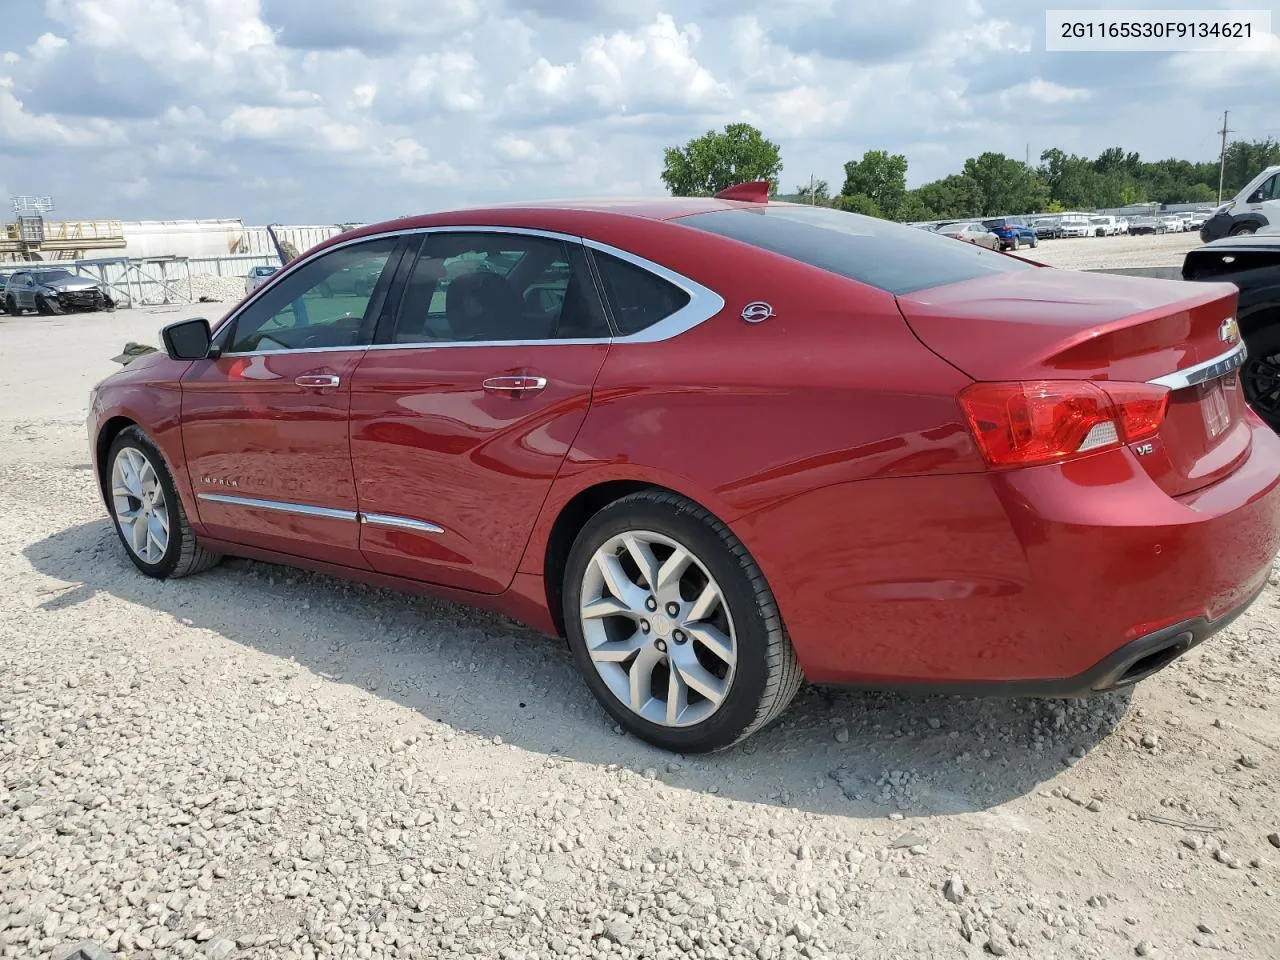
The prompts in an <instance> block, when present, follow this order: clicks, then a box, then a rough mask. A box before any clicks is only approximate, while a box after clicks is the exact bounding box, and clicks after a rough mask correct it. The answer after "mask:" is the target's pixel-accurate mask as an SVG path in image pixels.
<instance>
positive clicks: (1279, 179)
mask: <svg viewBox="0 0 1280 960" xmlns="http://www.w3.org/2000/svg"><path fill="white" fill-rule="evenodd" d="M1258 193H1259V194H1260V195H1261V196H1262V199H1263V200H1280V173H1278V174H1276V175H1275V176H1273V177H1272V178H1271V179H1270V180H1268V181H1267V182H1266V183H1264V184H1263V185H1262V186H1260V187H1259V188H1258Z"/></svg>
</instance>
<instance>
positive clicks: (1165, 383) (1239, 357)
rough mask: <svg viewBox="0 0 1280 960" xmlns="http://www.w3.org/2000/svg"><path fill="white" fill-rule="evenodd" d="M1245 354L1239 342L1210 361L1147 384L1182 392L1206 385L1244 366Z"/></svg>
mask: <svg viewBox="0 0 1280 960" xmlns="http://www.w3.org/2000/svg"><path fill="white" fill-rule="evenodd" d="M1247 352H1248V351H1247V350H1246V349H1245V345H1244V341H1243V340H1241V341H1240V342H1239V343H1237V344H1236V345H1235V346H1234V347H1232V348H1231V349H1230V350H1228V351H1227V352H1226V353H1220V354H1218V356H1216V357H1213V358H1212V359H1209V360H1205V361H1204V362H1203V363H1197V364H1196V365H1195V366H1191V367H1187V368H1186V369H1185V370H1178V371H1177V372H1176V373H1170V374H1166V375H1165V376H1163V377H1156V378H1155V379H1154V380H1148V381H1147V383H1149V384H1151V385H1152V386H1157V387H1168V388H1169V389H1170V390H1184V389H1186V388H1187V387H1194V386H1195V385H1196V384H1200V383H1207V382H1208V381H1210V380H1216V379H1217V378H1218V377H1221V376H1225V375H1226V374H1228V373H1230V372H1231V371H1232V370H1238V369H1239V368H1240V367H1242V366H1244V361H1245V356H1246V355H1247Z"/></svg>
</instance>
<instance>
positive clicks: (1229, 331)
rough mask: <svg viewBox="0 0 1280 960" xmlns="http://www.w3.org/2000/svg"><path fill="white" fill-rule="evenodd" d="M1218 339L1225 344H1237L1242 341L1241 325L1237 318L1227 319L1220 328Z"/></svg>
mask: <svg viewBox="0 0 1280 960" xmlns="http://www.w3.org/2000/svg"><path fill="white" fill-rule="evenodd" d="M1218 339H1219V340H1221V341H1222V342H1223V343H1235V342H1236V341H1237V340H1239V339H1240V325H1239V324H1238V323H1236V318H1235V317H1227V319H1225V320H1223V321H1222V326H1220V327H1219V328H1218Z"/></svg>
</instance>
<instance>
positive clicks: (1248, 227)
mask: <svg viewBox="0 0 1280 960" xmlns="http://www.w3.org/2000/svg"><path fill="white" fill-rule="evenodd" d="M1257 232H1258V225H1257V224H1256V223H1241V224H1238V225H1236V226H1234V227H1232V228H1231V232H1230V233H1228V234H1227V236H1229V237H1242V236H1248V235H1250V234H1253V233H1257Z"/></svg>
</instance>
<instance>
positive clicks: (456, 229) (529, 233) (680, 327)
mask: <svg viewBox="0 0 1280 960" xmlns="http://www.w3.org/2000/svg"><path fill="white" fill-rule="evenodd" d="M428 233H510V234H515V235H517V236H526V237H545V238H546V239H548V240H559V241H562V242H565V243H577V244H581V245H582V246H585V247H589V248H591V249H592V250H598V251H600V252H601V253H607V254H609V255H610V256H614V257H617V258H618V259H619V260H625V261H626V262H627V263H630V264H632V265H633V266H636V267H639V268H640V269H641V270H646V271H648V272H649V273H652V274H653V275H654V276H657V277H659V278H661V279H663V280H665V281H667V282H668V283H670V284H673V285H674V286H676V287H679V288H680V289H681V290H683V291H684V292H685V293H687V294H689V302H688V303H686V304H685V305H684V306H683V307H681V308H680V309H679V310H677V311H676V312H675V313H673V314H670V315H669V316H667V317H664V318H663V319H661V320H659V321H658V322H657V323H655V324H653V325H652V326H649V327H646V328H645V329H643V330H641V331H639V332H638V333H632V334H628V335H626V336H621V337H614V336H608V337H584V338H574V339H567V340H442V341H438V342H428V343H374V344H360V345H357V346H340V347H300V348H298V349H297V350H253V351H245V352H231V351H226V352H223V353H222V354H220V356H223V357H261V356H273V355H275V354H294V353H335V352H338V351H352V350H360V351H363V350H435V349H440V348H446V349H453V348H457V347H537V346H556V345H560V346H587V345H590V344H600V343H603V344H612V343H659V342H661V341H663V340H670V339H672V338H673V337H678V336H680V334H682V333H687V332H688V331H690V330H692V329H693V328H694V327H696V326H698V325H699V324H701V323H704V322H705V321H707V320H710V319H711V318H712V317H714V316H715V315H716V314H718V313H720V311H721V310H723V309H724V305H725V301H724V298H723V297H721V296H720V294H718V293H716V292H715V291H714V290H712V289H711V288H709V287H706V286H703V285H702V284H700V283H698V282H697V281H696V280H692V279H690V278H689V277H686V276H685V275H684V274H681V273H676V272H675V271H674V270H671V269H668V268H667V267H664V266H662V264H660V263H655V262H654V261H652V260H648V259H646V258H644V257H641V256H638V255H637V254H634V253H630V252H628V251H626V250H623V249H621V248H619V247H615V246H611V245H610V244H607V243H602V242H601V241H599V240H592V239H590V238H589V237H581V236H577V235H575V234H571V233H561V232H559V231H556V230H542V229H538V228H536V227H502V226H493V225H490V224H482V225H474V226H470V225H460V224H448V225H442V226H432V227H406V228H404V229H400V230H388V231H386V232H384V233H374V234H368V235H365V236H362V237H356V238H353V239H351V240H344V241H342V242H340V243H335V244H333V245H332V246H329V247H325V248H324V249H323V250H318V251H315V252H313V253H310V254H307V255H306V256H304V257H302V258H300V259H299V260H298V261H296V263H291V264H288V265H287V266H288V268H289V270H290V272H292V270H293V269H301V268H303V267H305V266H306V265H307V264H308V263H311V262H312V261H314V260H316V259H318V258H319V257H322V256H324V255H325V254H327V253H331V252H333V251H335V250H340V249H342V248H343V247H346V246H351V245H353V244H356V243H364V242H367V241H373V240H382V239H385V238H387V237H410V236H419V235H424V234H428ZM284 273H285V268H281V269H280V270H279V271H278V272H276V273H275V274H274V275H273V276H272V278H271V280H269V281H268V282H267V283H264V284H262V285H261V286H259V287H258V288H257V289H256V290H254V292H253V293H251V294H250V295H249V297H248V298H247V299H245V300H243V301H241V303H240V304H239V305H238V306H237V307H236V308H235V310H234V311H233V312H232V313H230V314H228V315H227V317H226V318H225V319H224V320H223V322H222V323H221V324H219V325H218V329H217V331H216V332H215V333H214V342H215V343H216V342H217V338H218V336H219V335H224V333H223V332H224V331H226V330H229V329H230V328H231V325H232V324H233V323H234V322H235V321H236V320H237V319H239V317H240V315H241V314H242V313H243V312H244V311H245V310H248V309H249V308H250V307H251V306H253V304H254V302H255V301H256V300H257V299H258V297H260V296H262V295H263V293H264V291H266V290H268V289H269V288H270V287H271V286H272V284H274V283H278V282H280V278H281V276H282V275H283V274H284Z"/></svg>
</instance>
